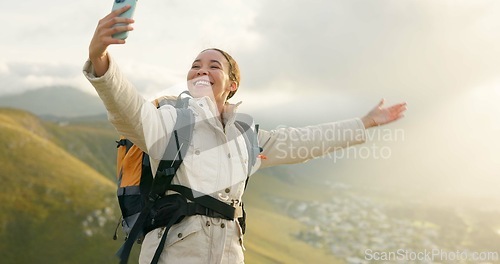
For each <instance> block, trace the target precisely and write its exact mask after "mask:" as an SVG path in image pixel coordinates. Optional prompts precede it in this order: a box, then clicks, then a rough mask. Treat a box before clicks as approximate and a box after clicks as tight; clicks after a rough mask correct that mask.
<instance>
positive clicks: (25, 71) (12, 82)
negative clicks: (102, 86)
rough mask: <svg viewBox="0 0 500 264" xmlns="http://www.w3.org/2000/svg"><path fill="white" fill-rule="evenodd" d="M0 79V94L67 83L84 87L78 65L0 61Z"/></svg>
mask: <svg viewBox="0 0 500 264" xmlns="http://www.w3.org/2000/svg"><path fill="white" fill-rule="evenodd" d="M0 79H1V80H2V84H1V90H0V95H5V94H16V93H21V92H23V91H25V90H30V89H36V88H40V87H46V86H57V85H69V86H73V87H77V88H80V89H82V88H83V87H85V83H84V82H85V80H84V79H83V75H82V74H81V70H80V68H79V67H75V66H73V65H68V64H59V63H22V62H11V63H5V62H4V63H0ZM86 91H87V92H89V90H86Z"/></svg>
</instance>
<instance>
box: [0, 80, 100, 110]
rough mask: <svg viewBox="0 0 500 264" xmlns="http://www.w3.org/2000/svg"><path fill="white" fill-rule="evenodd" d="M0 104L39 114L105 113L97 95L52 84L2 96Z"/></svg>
mask: <svg viewBox="0 0 500 264" xmlns="http://www.w3.org/2000/svg"><path fill="white" fill-rule="evenodd" d="M0 106H3V107H11V108H17V109H23V110H26V111H29V112H31V113H34V114H36V115H38V116H56V117H77V116H89V115H98V114H103V113H105V112H106V111H105V108H104V106H103V105H102V103H101V100H100V99H99V98H98V97H97V96H92V95H90V94H87V93H85V92H82V91H80V90H78V89H76V88H74V87H68V86H51V87H45V88H40V89H36V90H29V91H26V92H24V93H21V94H15V95H5V96H2V97H0Z"/></svg>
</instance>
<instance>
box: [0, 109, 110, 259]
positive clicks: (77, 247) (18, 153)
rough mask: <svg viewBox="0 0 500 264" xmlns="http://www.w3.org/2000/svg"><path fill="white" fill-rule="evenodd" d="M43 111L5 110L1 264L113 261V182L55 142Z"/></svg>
mask: <svg viewBox="0 0 500 264" xmlns="http://www.w3.org/2000/svg"><path fill="white" fill-rule="evenodd" d="M54 138H55V136H54V134H52V132H51V129H47V128H46V124H44V122H43V121H41V120H40V119H39V118H37V117H36V116H34V115H32V114H30V113H27V112H24V111H20V110H12V109H0V146H2V147H1V148H0V168H1V170H0V180H1V182H2V184H1V185H0V193H1V194H0V204H2V206H1V207H0V228H1V232H0V245H1V246H0V252H1V254H2V263H110V262H113V261H115V258H114V256H113V254H110V252H114V251H115V250H116V248H118V247H119V243H117V242H115V241H113V240H111V236H112V230H113V229H114V226H115V225H116V222H117V221H118V219H119V214H118V213H117V212H118V210H117V207H116V203H115V197H114V196H115V195H114V193H115V185H114V183H113V182H112V181H111V180H109V179H107V178H106V177H104V176H103V175H102V174H100V173H98V172H97V171H96V170H94V169H93V168H92V167H91V166H89V165H88V164H86V163H84V162H82V161H81V160H80V159H78V158H77V157H75V156H74V155H72V154H70V153H68V152H67V151H66V150H65V149H64V148H62V147H61V146H59V145H58V144H56V143H54V142H53V139H54Z"/></svg>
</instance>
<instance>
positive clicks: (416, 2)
mask: <svg viewBox="0 0 500 264" xmlns="http://www.w3.org/2000/svg"><path fill="white" fill-rule="evenodd" d="M111 6H112V1H103V0H100V1H97V0H75V1H71V2H68V1H62V0H52V1H51V2H50V5H49V4H48V3H47V2H43V1H33V0H26V1H23V2H15V1H10V2H6V3H4V4H3V5H2V8H1V9H0V22H2V25H4V27H3V30H2V31H3V32H2V37H1V39H2V41H0V95H4V94H12V93H20V92H22V91H25V90H28V89H37V88H40V87H43V86H49V85H61V84H63V85H71V86H74V87H76V88H78V89H81V90H83V91H86V92H88V93H91V94H96V93H95V91H93V88H92V86H91V85H90V84H89V83H88V82H87V81H86V79H85V78H84V77H83V75H82V73H81V68H82V65H83V63H84V62H85V60H86V58H87V56H88V45H89V43H90V39H91V37H92V35H93V32H94V30H95V27H96V25H97V22H98V21H99V19H101V18H102V17H104V16H105V15H106V14H107V13H109V11H110V10H111ZM498 14H500V2H499V1H496V0H474V1H472V0H307V1H306V0H288V1H284V0H276V1H263V0H254V1H239V0H213V1H202V0H189V1H185V0H169V1H160V0H146V1H139V2H138V4H137V9H136V13H135V20H136V23H135V25H134V27H135V30H134V31H133V32H131V33H130V34H129V38H128V40H127V44H125V45H121V46H112V47H110V48H109V51H110V54H111V55H112V56H113V57H114V58H115V59H116V61H117V62H118V64H119V66H120V68H121V69H122V70H123V71H124V72H125V74H126V75H127V77H128V78H129V79H130V80H131V82H132V83H134V84H135V86H136V87H137V89H138V90H139V91H140V92H141V93H142V94H143V95H144V96H145V97H148V98H151V97H154V96H156V95H159V94H164V93H171V94H175V93H177V90H178V89H180V88H179V87H183V85H185V78H186V73H187V70H188V69H189V66H190V64H191V62H192V60H193V59H194V58H195V57H196V55H197V54H198V53H199V51H201V50H203V49H205V48H209V47H218V48H221V49H224V50H226V51H228V52H229V53H230V54H231V55H232V56H233V57H234V58H235V59H236V60H237V61H238V63H239V65H240V68H241V71H242V83H241V86H240V90H239V91H238V93H237V94H236V95H235V97H234V98H233V99H232V100H233V102H236V101H240V100H241V101H243V104H242V105H241V109H242V110H244V111H247V112H250V113H252V114H253V115H254V116H255V117H256V118H260V119H261V120H263V121H265V122H267V124H268V126H276V125H283V124H287V125H309V124H311V123H317V122H327V121H335V120H339V119H346V118H352V117H361V116H362V115H364V114H366V113H367V112H368V111H369V110H371V109H372V108H373V107H374V106H375V105H376V104H377V102H378V101H379V100H380V99H381V98H385V99H386V105H391V104H395V103H399V102H407V103H408V111H407V113H406V117H405V118H404V119H402V120H400V121H398V122H396V123H393V124H390V125H388V126H387V128H388V129H392V130H395V129H403V130H404V131H405V136H406V137H405V140H404V141H398V142H380V140H379V142H378V143H379V144H386V145H387V146H390V147H391V150H392V156H391V158H390V159H389V161H388V162H377V163H376V164H377V165H373V164H371V163H375V162H376V161H375V160H374V159H373V158H372V159H371V161H370V164H371V165H370V166H373V167H372V171H373V172H374V174H377V177H378V178H382V179H395V178H396V176H395V175H404V176H400V177H398V179H399V180H400V181H402V182H403V183H408V184H414V183H417V182H416V179H422V181H420V182H418V184H426V185H433V186H434V187H435V188H438V189H440V190H448V192H460V193H468V194H470V195H476V194H478V193H481V192H483V191H484V190H485V189H488V190H490V189H491V190H490V191H491V192H493V186H495V185H496V186H498V184H500V163H499V160H500V159H499V158H500V151H499V150H500V140H499V139H498V138H497V135H498V134H499V132H500V104H499V102H500V64H499V63H498V61H499V60H500V16H499V15H498ZM298 117H300V118H298ZM263 127H265V126H263ZM382 141H387V140H382ZM415 166H417V168H416V169H413V167H415ZM340 167H342V166H340ZM346 167H347V169H346V171H349V166H346ZM387 170H389V171H392V172H393V173H392V176H393V177H386V176H384V175H383V171H387ZM363 172H364V173H366V171H363ZM346 173H347V172H346ZM360 173H362V172H361V171H360ZM359 177H362V176H359ZM367 182H369V180H368V179H367ZM436 186H437V187H436Z"/></svg>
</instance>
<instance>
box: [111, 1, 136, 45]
mask: <svg viewBox="0 0 500 264" xmlns="http://www.w3.org/2000/svg"><path fill="white" fill-rule="evenodd" d="M113 1H114V2H113V8H112V11H114V10H116V9H120V8H122V7H124V6H126V5H130V9H129V10H127V11H126V12H124V13H122V14H121V15H120V17H126V18H133V16H134V11H135V5H136V4H137V0H113ZM124 25H125V24H123V23H117V24H115V25H114V26H113V27H116V26H124ZM127 37H128V31H125V32H120V33H116V34H113V38H116V39H126V38H127Z"/></svg>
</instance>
